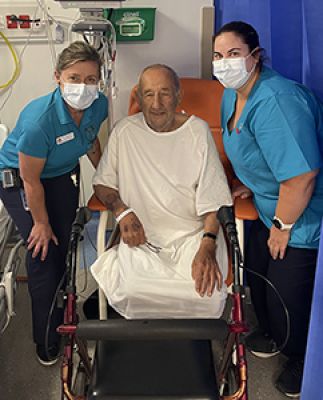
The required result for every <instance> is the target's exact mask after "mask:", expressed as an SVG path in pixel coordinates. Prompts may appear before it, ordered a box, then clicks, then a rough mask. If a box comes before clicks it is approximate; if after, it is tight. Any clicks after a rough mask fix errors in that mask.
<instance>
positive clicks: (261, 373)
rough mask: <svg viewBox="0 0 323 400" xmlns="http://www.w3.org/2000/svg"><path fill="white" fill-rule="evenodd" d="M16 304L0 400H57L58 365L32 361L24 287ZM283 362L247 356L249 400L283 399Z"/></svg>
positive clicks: (2, 353)
mask: <svg viewBox="0 0 323 400" xmlns="http://www.w3.org/2000/svg"><path fill="white" fill-rule="evenodd" d="M16 300H17V304H16V310H17V315H16V316H15V317H14V318H13V319H12V320H11V322H10V325H9V327H8V328H7V330H6V331H5V332H4V334H3V335H2V336H1V337H0V399H1V400H23V399H24V400H25V399H26V400H42V399H44V400H45V399H46V400H54V399H55V400H59V399H60V367H59V365H55V366H52V367H43V366H41V365H40V364H39V363H38V362H37V360H36V357H35V353H34V345H33V343H32V338H31V323H30V301H29V297H28V293H27V285H26V284H25V283H21V284H19V287H18V291H17V296H16ZM283 362H284V358H283V356H277V357H274V358H272V359H267V360H260V359H257V358H256V357H254V356H252V355H250V354H248V372H249V400H282V399H286V397H284V396H282V395H280V394H279V393H278V392H277V391H276V389H275V388H274V386H273V383H272V382H273V378H274V377H275V375H276V374H277V371H279V370H280V368H281V366H282V364H283Z"/></svg>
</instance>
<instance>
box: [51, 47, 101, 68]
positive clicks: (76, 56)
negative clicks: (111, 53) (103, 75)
mask: <svg viewBox="0 0 323 400" xmlns="http://www.w3.org/2000/svg"><path fill="white" fill-rule="evenodd" d="M79 61H93V62H95V63H97V65H98V70H99V73H100V68H101V66H102V59H101V57H100V54H99V53H98V52H97V50H96V49H95V48H94V47H92V46H90V45H89V44H87V43H85V42H81V41H77V42H73V43H71V44H70V45H69V46H68V47H66V48H65V49H64V50H63V51H62V52H61V53H60V55H59V56H58V59H57V63H56V71H57V72H58V73H59V74H60V73H61V72H62V71H64V70H65V69H66V68H69V67H70V66H72V65H73V64H75V63H77V62H79Z"/></svg>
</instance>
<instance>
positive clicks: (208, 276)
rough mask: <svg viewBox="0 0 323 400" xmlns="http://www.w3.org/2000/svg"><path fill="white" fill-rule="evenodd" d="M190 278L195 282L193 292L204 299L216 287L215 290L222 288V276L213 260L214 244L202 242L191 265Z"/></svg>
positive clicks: (210, 241) (208, 241) (207, 241)
mask: <svg viewBox="0 0 323 400" xmlns="http://www.w3.org/2000/svg"><path fill="white" fill-rule="evenodd" d="M192 278H193V279H194V281H195V290H196V291H197V293H198V294H199V295H200V296H201V297H204V295H205V294H207V296H209V297H210V296H212V294H213V292H214V288H215V285H216V288H217V290H220V289H221V287H222V282H223V278H222V274H221V271H220V268H219V266H218V263H217V261H216V258H215V242H214V240H213V239H211V240H208V239H207V240H202V242H201V246H200V248H199V250H198V252H197V253H196V255H195V257H194V260H193V263H192Z"/></svg>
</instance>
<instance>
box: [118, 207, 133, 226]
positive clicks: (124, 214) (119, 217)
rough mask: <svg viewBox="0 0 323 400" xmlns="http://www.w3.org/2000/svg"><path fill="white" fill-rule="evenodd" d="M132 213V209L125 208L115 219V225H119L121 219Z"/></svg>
mask: <svg viewBox="0 0 323 400" xmlns="http://www.w3.org/2000/svg"><path fill="white" fill-rule="evenodd" d="M132 212H134V210H133V209H132V208H127V209H126V210H124V211H122V213H121V214H119V215H118V216H117V217H116V221H117V223H118V224H119V223H120V221H121V220H122V218H124V217H126V216H127V215H128V214H130V213H132Z"/></svg>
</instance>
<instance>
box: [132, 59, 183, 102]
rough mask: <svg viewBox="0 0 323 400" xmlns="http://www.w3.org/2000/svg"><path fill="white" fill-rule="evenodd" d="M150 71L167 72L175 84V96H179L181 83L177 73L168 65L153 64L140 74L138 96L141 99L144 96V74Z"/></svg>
mask: <svg viewBox="0 0 323 400" xmlns="http://www.w3.org/2000/svg"><path fill="white" fill-rule="evenodd" d="M150 69H163V70H165V71H166V72H167V73H168V75H169V76H170V78H171V80H172V82H173V86H174V90H175V94H176V95H178V94H179V92H180V81H179V77H178V75H177V74H176V72H175V71H174V70H173V69H172V68H171V67H169V66H168V65H165V64H152V65H148V67H146V68H144V69H143V71H142V72H141V74H140V77H139V82H138V90H137V94H138V96H139V97H141V94H142V77H143V75H144V73H145V72H146V71H148V70H150Z"/></svg>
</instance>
